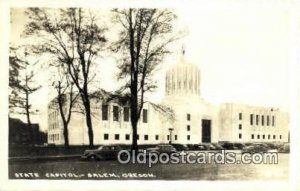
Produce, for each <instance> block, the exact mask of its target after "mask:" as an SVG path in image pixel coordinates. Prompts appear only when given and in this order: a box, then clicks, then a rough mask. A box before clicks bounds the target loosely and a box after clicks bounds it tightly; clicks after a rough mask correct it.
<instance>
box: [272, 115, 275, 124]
mask: <svg viewBox="0 0 300 191" xmlns="http://www.w3.org/2000/svg"><path fill="white" fill-rule="evenodd" d="M272 126H275V116H272Z"/></svg>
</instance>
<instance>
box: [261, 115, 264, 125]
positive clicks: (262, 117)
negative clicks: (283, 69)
mask: <svg viewBox="0 0 300 191" xmlns="http://www.w3.org/2000/svg"><path fill="white" fill-rule="evenodd" d="M261 125H262V126H264V125H265V116H263V115H262V116H261Z"/></svg>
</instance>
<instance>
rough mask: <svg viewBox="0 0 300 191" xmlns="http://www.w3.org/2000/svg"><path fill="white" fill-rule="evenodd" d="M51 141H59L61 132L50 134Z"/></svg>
mask: <svg viewBox="0 0 300 191" xmlns="http://www.w3.org/2000/svg"><path fill="white" fill-rule="evenodd" d="M48 136H49V140H50V141H58V140H59V134H51V135H48Z"/></svg>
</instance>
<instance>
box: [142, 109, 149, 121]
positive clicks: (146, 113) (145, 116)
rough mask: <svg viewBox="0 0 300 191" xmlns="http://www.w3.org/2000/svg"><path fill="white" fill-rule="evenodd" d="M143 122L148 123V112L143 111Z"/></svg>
mask: <svg viewBox="0 0 300 191" xmlns="http://www.w3.org/2000/svg"><path fill="white" fill-rule="evenodd" d="M143 122H144V123H148V110H147V109H143Z"/></svg>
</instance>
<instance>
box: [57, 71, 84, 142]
mask: <svg viewBox="0 0 300 191" xmlns="http://www.w3.org/2000/svg"><path fill="white" fill-rule="evenodd" d="M53 85H54V87H55V89H56V91H57V98H56V102H55V104H56V106H58V109H59V113H60V117H61V119H62V123H63V135H64V145H65V148H68V147H69V129H68V126H69V123H70V120H71V115H72V112H73V108H74V104H75V103H76V101H77V98H78V96H79V94H78V93H77V94H76V93H75V92H74V90H73V87H74V84H73V83H72V82H70V79H68V78H67V74H66V75H64V76H60V79H59V80H58V81H56V82H54V83H53ZM55 108H56V107H55Z"/></svg>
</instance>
